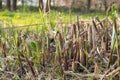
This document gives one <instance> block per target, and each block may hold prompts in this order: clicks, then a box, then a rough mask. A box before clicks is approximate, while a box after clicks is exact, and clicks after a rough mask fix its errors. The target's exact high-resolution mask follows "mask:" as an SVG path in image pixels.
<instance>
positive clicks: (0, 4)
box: [0, 0, 2, 9]
mask: <svg viewBox="0 0 120 80" xmlns="http://www.w3.org/2000/svg"><path fill="white" fill-rule="evenodd" d="M0 9H2V0H0Z"/></svg>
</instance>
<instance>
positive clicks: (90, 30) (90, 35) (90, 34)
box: [87, 24, 93, 53]
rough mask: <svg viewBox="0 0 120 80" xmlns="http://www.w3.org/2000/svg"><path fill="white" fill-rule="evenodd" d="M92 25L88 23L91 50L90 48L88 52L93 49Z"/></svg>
mask: <svg viewBox="0 0 120 80" xmlns="http://www.w3.org/2000/svg"><path fill="white" fill-rule="evenodd" d="M91 28H92V26H90V25H89V24H88V31H87V32H88V47H89V50H88V52H89V53H90V51H91V49H92V47H93V46H92V29H91Z"/></svg>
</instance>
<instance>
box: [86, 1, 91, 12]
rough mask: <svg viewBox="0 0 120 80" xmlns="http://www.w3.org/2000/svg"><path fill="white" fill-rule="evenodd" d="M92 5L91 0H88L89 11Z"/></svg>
mask: <svg viewBox="0 0 120 80" xmlns="http://www.w3.org/2000/svg"><path fill="white" fill-rule="evenodd" d="M90 7H91V0H87V10H88V11H89V10H90Z"/></svg>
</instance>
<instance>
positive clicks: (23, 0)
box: [22, 0, 24, 8]
mask: <svg viewBox="0 0 120 80" xmlns="http://www.w3.org/2000/svg"><path fill="white" fill-rule="evenodd" d="M23 7H24V0H22V8H23Z"/></svg>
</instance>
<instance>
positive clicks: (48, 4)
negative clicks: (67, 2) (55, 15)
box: [45, 0, 51, 12]
mask: <svg viewBox="0 0 120 80" xmlns="http://www.w3.org/2000/svg"><path fill="white" fill-rule="evenodd" d="M50 4H51V0H47V3H46V10H45V12H48V11H50V6H51V5H50Z"/></svg>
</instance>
